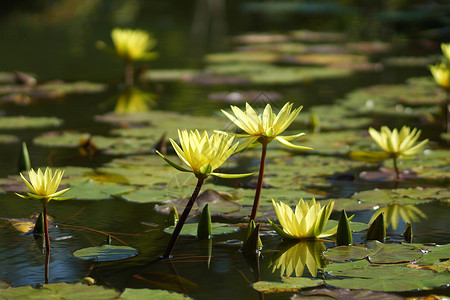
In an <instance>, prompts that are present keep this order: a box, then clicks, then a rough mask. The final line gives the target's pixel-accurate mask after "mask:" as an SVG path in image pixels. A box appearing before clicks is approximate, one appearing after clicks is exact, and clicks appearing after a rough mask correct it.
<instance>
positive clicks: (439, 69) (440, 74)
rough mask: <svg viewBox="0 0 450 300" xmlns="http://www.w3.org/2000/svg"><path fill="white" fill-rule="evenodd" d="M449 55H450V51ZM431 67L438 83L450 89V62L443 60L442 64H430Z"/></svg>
mask: <svg viewBox="0 0 450 300" xmlns="http://www.w3.org/2000/svg"><path fill="white" fill-rule="evenodd" d="M449 45H450V44H449ZM449 48H450V47H449ZM449 52H450V49H449ZM448 55H449V57H450V53H448ZM429 69H430V71H431V74H432V75H433V77H434V80H435V81H436V83H437V84H439V85H440V86H441V87H442V88H444V89H446V90H450V63H445V62H441V63H440V64H436V65H431V66H429Z"/></svg>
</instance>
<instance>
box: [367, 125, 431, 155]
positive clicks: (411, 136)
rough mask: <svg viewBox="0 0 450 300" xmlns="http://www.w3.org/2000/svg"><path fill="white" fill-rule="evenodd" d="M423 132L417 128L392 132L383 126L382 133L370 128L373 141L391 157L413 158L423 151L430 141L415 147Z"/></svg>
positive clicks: (406, 127) (404, 128)
mask: <svg viewBox="0 0 450 300" xmlns="http://www.w3.org/2000/svg"><path fill="white" fill-rule="evenodd" d="M421 132H422V131H421V130H417V128H414V129H413V130H412V131H411V129H410V128H409V127H408V126H403V127H402V129H401V130H400V132H398V130H397V129H394V130H392V131H391V130H390V129H389V127H387V126H382V127H381V130H380V132H378V131H376V130H375V129H373V128H369V134H370V136H371V137H372V139H373V140H374V141H375V142H376V143H377V144H378V146H380V147H381V148H382V149H383V150H384V151H386V152H387V153H389V154H390V155H391V157H401V156H412V155H415V154H417V153H419V152H420V151H422V149H423V146H424V145H425V144H426V143H427V142H428V139H426V140H424V141H422V142H420V143H419V144H417V145H414V144H415V143H416V141H417V139H418V138H419V136H420V133H421Z"/></svg>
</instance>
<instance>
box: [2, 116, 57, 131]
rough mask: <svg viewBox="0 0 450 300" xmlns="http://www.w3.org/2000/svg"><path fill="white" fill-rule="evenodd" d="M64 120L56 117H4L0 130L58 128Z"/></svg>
mask: <svg viewBox="0 0 450 300" xmlns="http://www.w3.org/2000/svg"><path fill="white" fill-rule="evenodd" d="M62 123H63V120H61V119H58V118H55V117H25V116H2V117H1V118H0V129H3V130H4V129H29V128H42V127H58V126H60V125H61V124H62Z"/></svg>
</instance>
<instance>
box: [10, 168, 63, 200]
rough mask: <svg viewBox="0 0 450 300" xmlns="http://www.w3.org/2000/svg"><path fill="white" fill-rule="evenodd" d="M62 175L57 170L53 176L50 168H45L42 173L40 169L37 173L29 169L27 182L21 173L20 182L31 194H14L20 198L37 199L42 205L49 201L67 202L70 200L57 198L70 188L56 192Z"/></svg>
mask: <svg viewBox="0 0 450 300" xmlns="http://www.w3.org/2000/svg"><path fill="white" fill-rule="evenodd" d="M63 175H64V171H61V170H59V169H57V170H56V171H55V174H53V173H52V170H51V169H50V168H46V169H45V172H44V173H43V172H42V170H41V169H38V171H37V173H36V172H35V171H34V170H33V169H31V170H30V171H29V172H28V177H29V180H30V181H28V180H27V179H26V178H25V176H23V174H22V173H20V176H21V177H22V180H23V181H24V182H25V184H26V185H27V187H28V189H30V191H31V193H30V192H28V193H27V195H28V196H24V195H20V194H16V195H18V196H20V197H22V198H26V199H37V200H40V201H41V202H42V203H48V202H49V201H50V200H67V199H70V198H62V197H59V196H61V195H62V194H64V193H65V192H67V191H68V190H69V189H70V188H67V189H64V190H60V191H57V189H58V187H59V184H60V183H61V179H62V177H63Z"/></svg>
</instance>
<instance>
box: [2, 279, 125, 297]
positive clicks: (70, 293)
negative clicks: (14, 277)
mask: <svg viewBox="0 0 450 300" xmlns="http://www.w3.org/2000/svg"><path fill="white" fill-rule="evenodd" d="M119 295H120V293H119V292H118V291H116V290H114V289H106V288H105V287H103V286H98V285H91V286H89V285H86V284H82V283H81V282H77V283H74V284H69V283H65V282H60V283H50V284H44V285H42V287H40V288H36V289H35V288H32V287H31V286H29V285H27V286H21V287H10V288H8V289H0V297H1V298H4V299H74V300H75V299H98V300H103V299H105V300H110V299H115V298H117V297H119Z"/></svg>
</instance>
